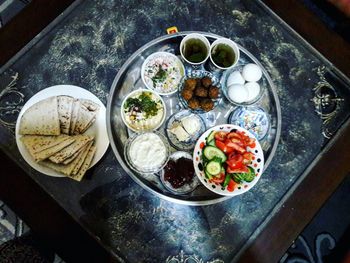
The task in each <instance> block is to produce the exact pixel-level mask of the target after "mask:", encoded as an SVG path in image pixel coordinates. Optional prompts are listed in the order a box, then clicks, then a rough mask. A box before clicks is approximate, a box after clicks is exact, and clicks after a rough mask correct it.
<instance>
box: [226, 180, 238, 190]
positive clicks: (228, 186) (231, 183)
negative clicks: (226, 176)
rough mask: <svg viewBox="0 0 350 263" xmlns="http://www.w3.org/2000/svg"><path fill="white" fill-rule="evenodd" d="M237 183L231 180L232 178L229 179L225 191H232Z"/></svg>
mask: <svg viewBox="0 0 350 263" xmlns="http://www.w3.org/2000/svg"><path fill="white" fill-rule="evenodd" d="M236 185H237V183H236V182H235V181H233V180H232V179H230V181H229V182H228V185H227V191H229V192H233V190H235V188H236Z"/></svg>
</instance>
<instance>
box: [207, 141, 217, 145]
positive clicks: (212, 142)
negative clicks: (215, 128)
mask: <svg viewBox="0 0 350 263" xmlns="http://www.w3.org/2000/svg"><path fill="white" fill-rule="evenodd" d="M207 145H210V146H216V144H215V140H211V141H209V142H207Z"/></svg>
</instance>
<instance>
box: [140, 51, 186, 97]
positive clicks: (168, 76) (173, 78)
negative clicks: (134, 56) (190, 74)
mask: <svg viewBox="0 0 350 263" xmlns="http://www.w3.org/2000/svg"><path fill="white" fill-rule="evenodd" d="M141 71H142V73H141V74H142V80H143V81H144V83H145V85H146V87H147V88H149V89H151V90H154V91H156V92H159V93H160V94H171V93H174V92H176V90H177V86H178V84H179V83H180V81H181V79H182V77H183V76H184V74H185V73H184V72H185V70H184V66H183V64H182V63H181V61H180V60H179V58H178V57H176V56H175V55H174V54H171V53H168V52H156V53H153V54H152V55H150V56H149V57H148V58H147V59H146V60H145V62H144V64H143V66H142V70H141Z"/></svg>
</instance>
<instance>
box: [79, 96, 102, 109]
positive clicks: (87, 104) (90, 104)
mask: <svg viewBox="0 0 350 263" xmlns="http://www.w3.org/2000/svg"><path fill="white" fill-rule="evenodd" d="M79 100H80V103H81V104H83V105H84V106H85V107H86V108H87V109H88V110H89V111H94V112H97V111H98V110H99V109H100V105H99V104H97V103H96V102H93V101H92V100H88V99H79Z"/></svg>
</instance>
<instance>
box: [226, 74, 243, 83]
mask: <svg viewBox="0 0 350 263" xmlns="http://www.w3.org/2000/svg"><path fill="white" fill-rule="evenodd" d="M244 83H245V80H244V78H243V77H242V74H241V72H239V71H233V72H232V73H231V74H230V76H229V77H228V78H227V82H226V86H227V87H228V86H231V85H233V84H244Z"/></svg>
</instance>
